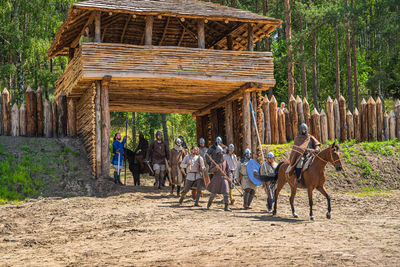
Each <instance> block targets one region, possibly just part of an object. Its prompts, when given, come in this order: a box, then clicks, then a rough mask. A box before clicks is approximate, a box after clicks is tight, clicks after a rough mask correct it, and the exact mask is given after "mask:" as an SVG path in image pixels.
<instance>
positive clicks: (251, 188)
mask: <svg viewBox="0 0 400 267" xmlns="http://www.w3.org/2000/svg"><path fill="white" fill-rule="evenodd" d="M250 160H251V151H250V149H248V148H247V149H246V150H245V151H244V155H243V158H242V159H241V160H240V161H239V166H238V169H237V172H238V176H239V177H240V181H241V183H242V188H243V190H244V194H243V208H244V209H251V207H250V205H251V202H252V201H253V198H254V196H255V194H256V190H257V186H256V185H255V184H253V183H252V182H251V180H250V178H249V176H248V174H247V163H249V161H250Z"/></svg>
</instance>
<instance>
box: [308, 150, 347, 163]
mask: <svg viewBox="0 0 400 267" xmlns="http://www.w3.org/2000/svg"><path fill="white" fill-rule="evenodd" d="M329 151H330V153H329V155H330V156H331V159H330V160H325V159H323V158H321V157H320V156H319V154H321V153H322V151H320V152H319V153H318V154H315V153H313V154H314V155H315V157H317V158H318V159H319V160H321V161H322V162H323V163H325V164H326V163H331V164H332V165H333V166H335V163H336V162H338V161H339V162H340V165H342V159H341V158H340V152H339V158H338V159H337V160H334V159H333V152H332V148H329Z"/></svg>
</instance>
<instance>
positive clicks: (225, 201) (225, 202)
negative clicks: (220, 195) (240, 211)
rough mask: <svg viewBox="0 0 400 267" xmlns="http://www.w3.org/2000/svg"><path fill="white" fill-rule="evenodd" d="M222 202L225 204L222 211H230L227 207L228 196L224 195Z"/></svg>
mask: <svg viewBox="0 0 400 267" xmlns="http://www.w3.org/2000/svg"><path fill="white" fill-rule="evenodd" d="M224 204H225V207H224V211H231V210H230V209H229V197H228V196H224Z"/></svg>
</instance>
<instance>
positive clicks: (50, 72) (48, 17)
mask: <svg viewBox="0 0 400 267" xmlns="http://www.w3.org/2000/svg"><path fill="white" fill-rule="evenodd" d="M73 2H77V1H75V0H0V86H1V88H3V87H7V88H8V90H9V91H10V94H11V98H12V100H13V101H16V102H17V103H18V104H21V103H20V102H21V101H22V99H23V95H24V93H25V90H26V89H27V87H28V86H31V87H32V88H34V89H36V88H37V87H39V86H41V87H42V90H43V92H44V95H45V97H46V98H48V99H50V100H51V99H52V98H53V97H54V96H53V92H54V89H55V87H54V82H55V81H56V80H57V78H58V77H59V76H60V75H61V73H63V71H64V69H65V68H66V66H67V64H68V61H67V58H62V57H58V58H54V59H50V60H49V59H47V57H46V56H45V53H46V51H47V50H48V48H49V47H50V45H51V43H52V41H53V40H54V37H55V34H56V32H57V29H58V28H59V26H60V25H61V24H62V23H63V22H64V20H65V18H66V14H67V12H68V10H69V7H70V5H71V4H72V3H73ZM213 2H216V3H219V4H222V5H228V6H232V7H236V8H240V9H244V10H249V11H252V12H256V13H258V14H261V15H266V16H269V17H274V18H278V19H281V20H282V21H283V23H282V27H280V28H277V29H276V30H275V31H274V32H273V33H272V34H271V36H270V37H269V38H265V39H264V40H262V41H260V42H258V43H256V47H255V50H256V51H272V52H273V54H274V66H275V73H274V75H275V79H276V85H275V87H274V88H272V89H271V90H270V91H269V92H265V93H266V94H269V95H270V96H271V95H272V93H273V94H274V95H275V97H276V98H277V100H278V101H279V102H281V101H284V102H287V100H288V96H289V94H294V95H300V96H302V97H306V98H307V99H308V101H309V102H310V103H311V108H314V107H316V108H317V109H318V110H320V109H321V108H324V102H325V101H326V99H327V97H328V96H331V97H335V96H338V95H339V94H341V95H343V96H344V97H345V98H346V101H347V103H348V105H349V110H350V111H353V109H354V108H355V107H357V106H358V104H359V103H360V101H361V99H362V98H363V97H367V96H369V95H372V96H373V97H376V96H380V97H381V99H383V100H384V108H385V111H390V110H391V109H393V103H394V101H393V100H394V99H395V98H399V97H400V60H399V59H400V15H399V14H400V2H399V1H398V0H358V1H355V0H336V1H333V0H297V1H294V0H218V1H213ZM187 104H188V105H190V103H187ZM111 124H112V126H113V128H112V134H114V133H115V132H116V131H121V132H123V133H124V132H125V130H126V129H125V127H126V126H127V128H128V131H129V134H128V135H129V136H137V134H138V133H139V132H143V133H144V135H145V136H146V138H147V139H149V140H153V138H154V132H155V131H156V130H162V131H163V132H164V136H165V137H167V139H169V143H170V145H172V142H173V140H174V139H175V138H177V137H178V136H179V135H182V136H185V137H187V140H188V141H189V143H190V144H194V143H195V142H196V140H195V138H196V125H195V121H194V120H193V119H192V116H191V115H190V114H158V113H120V112H112V114H111ZM168 137H169V138H168ZM185 141H186V140H185ZM136 142H137V140H136V138H135V139H131V140H130V142H129V143H128V147H130V148H134V147H135V146H136Z"/></svg>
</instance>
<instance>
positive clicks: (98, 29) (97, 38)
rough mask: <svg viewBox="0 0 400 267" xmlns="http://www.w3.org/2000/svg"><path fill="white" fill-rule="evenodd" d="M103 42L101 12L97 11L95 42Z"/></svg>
mask: <svg viewBox="0 0 400 267" xmlns="http://www.w3.org/2000/svg"><path fill="white" fill-rule="evenodd" d="M100 41H101V12H100V11H96V14H95V15H94V42H95V43H100Z"/></svg>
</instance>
